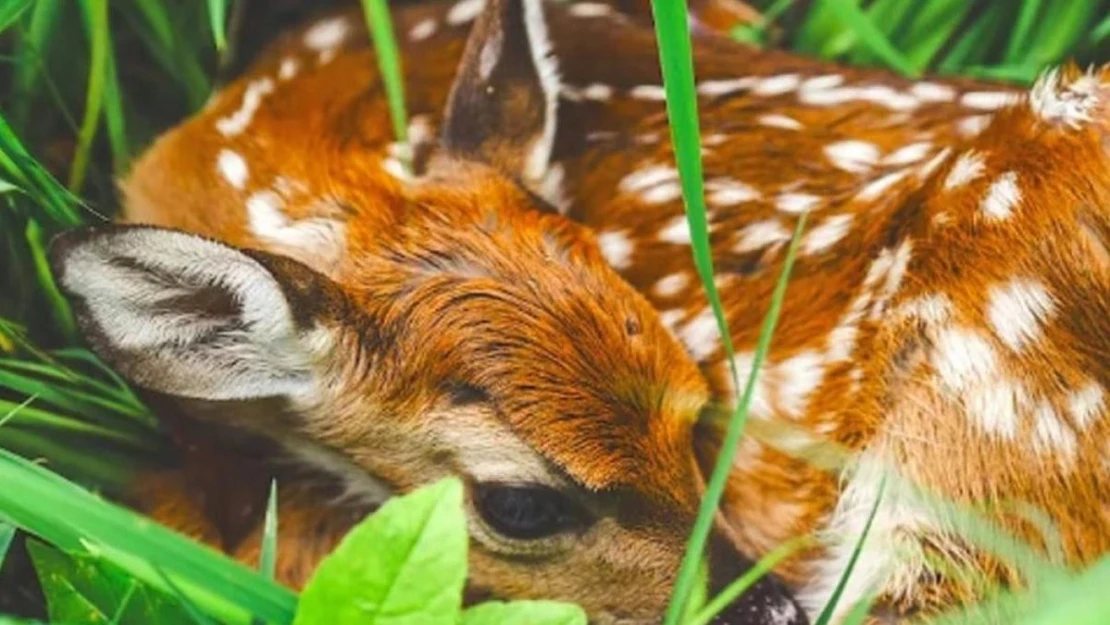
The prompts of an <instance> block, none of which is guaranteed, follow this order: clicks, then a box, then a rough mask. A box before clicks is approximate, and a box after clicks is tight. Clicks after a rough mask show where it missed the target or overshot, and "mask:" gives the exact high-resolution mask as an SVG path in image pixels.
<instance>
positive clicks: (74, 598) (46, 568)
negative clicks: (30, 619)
mask: <svg viewBox="0 0 1110 625" xmlns="http://www.w3.org/2000/svg"><path fill="white" fill-rule="evenodd" d="M27 552H28V553H30V554H31V560H32V562H34V564H35V572H36V573H37V574H38V577H39V583H40V584H41V585H42V592H43V595H45V596H46V608H47V612H48V614H49V615H50V620H51V621H55V622H66V623H74V624H75V625H85V624H92V625H97V624H100V623H104V624H105V625H106V624H107V623H109V622H110V619H111V617H110V616H109V614H110V613H111V612H112V611H113V610H112V609H111V608H107V609H105V607H104V606H100V605H97V604H96V602H94V601H93V600H92V599H91V598H89V597H87V596H85V594H84V593H82V592H81V591H80V590H78V589H77V586H76V583H75V581H74V578H75V577H77V575H78V573H77V572H76V571H75V570H74V567H73V566H71V563H70V561H69V560H68V558H66V557H65V555H64V554H62V553H61V552H59V551H58V550H56V549H53V548H51V547H47V546H46V545H44V544H42V543H39V542H36V541H27Z"/></svg>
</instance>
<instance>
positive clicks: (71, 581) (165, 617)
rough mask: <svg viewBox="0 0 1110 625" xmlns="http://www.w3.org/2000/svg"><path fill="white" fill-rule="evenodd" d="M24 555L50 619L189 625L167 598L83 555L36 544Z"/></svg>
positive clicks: (79, 624)
mask: <svg viewBox="0 0 1110 625" xmlns="http://www.w3.org/2000/svg"><path fill="white" fill-rule="evenodd" d="M27 550H28V552H30V554H31V559H32V560H33V561H34V565H35V571H36V572H37V573H38V576H39V582H40V583H41V584H42V588H43V591H44V593H45V594H46V599H47V608H48V610H49V614H50V620H51V621H55V622H61V623H68V624H70V625H97V624H101V623H104V624H108V623H117V624H119V625H148V624H150V623H159V624H160V625H175V624H178V623H181V624H187V623H192V622H193V621H192V619H191V618H190V616H189V613H188V612H187V611H186V610H185V609H184V608H182V607H181V606H180V605H179V604H178V602H177V600H176V599H174V598H173V597H172V596H170V595H167V594H165V593H163V592H160V591H158V590H156V589H154V588H152V587H150V586H148V585H146V584H143V583H141V582H140V581H138V580H137V579H135V578H134V577H133V576H131V575H130V574H128V573H127V572H126V571H125V570H124V569H122V568H120V567H118V566H115V565H113V564H112V563H111V562H108V561H106V560H101V559H98V558H94V557H92V556H90V555H88V554H87V553H80V552H78V553H65V552H62V551H60V550H58V549H55V548H53V547H50V546H47V545H45V544H43V543H40V542H37V541H29V542H28V543H27Z"/></svg>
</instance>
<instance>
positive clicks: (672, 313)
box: [659, 308, 686, 336]
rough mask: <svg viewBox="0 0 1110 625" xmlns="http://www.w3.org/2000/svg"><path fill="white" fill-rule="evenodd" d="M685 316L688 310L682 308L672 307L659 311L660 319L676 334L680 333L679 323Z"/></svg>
mask: <svg viewBox="0 0 1110 625" xmlns="http://www.w3.org/2000/svg"><path fill="white" fill-rule="evenodd" d="M685 317H686V311H685V310H683V309H681V308H672V309H671V310H664V311H663V312H661V313H659V321H661V322H662V323H663V325H664V326H666V327H667V329H668V330H670V331H671V333H673V334H675V335H676V336H677V335H678V324H679V323H680V322H681V321H682V319H683V318H685Z"/></svg>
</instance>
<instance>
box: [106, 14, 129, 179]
mask: <svg viewBox="0 0 1110 625" xmlns="http://www.w3.org/2000/svg"><path fill="white" fill-rule="evenodd" d="M104 36H105V38H106V39H107V44H106V45H107V47H108V52H107V58H106V59H105V61H104V62H105V70H104V123H105V126H107V130H108V145H109V146H111V149H112V170H113V171H114V172H116V173H123V172H124V171H127V165H128V164H129V163H130V162H131V146H130V145H129V144H128V140H127V123H126V121H125V115H124V111H123V92H122V91H121V90H120V84H119V72H118V70H117V69H116V56H115V52H114V51H113V46H112V35H111V32H107V33H105V34H104Z"/></svg>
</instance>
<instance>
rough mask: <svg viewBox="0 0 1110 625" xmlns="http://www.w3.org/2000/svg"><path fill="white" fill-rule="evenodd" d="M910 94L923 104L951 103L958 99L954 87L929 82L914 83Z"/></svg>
mask: <svg viewBox="0 0 1110 625" xmlns="http://www.w3.org/2000/svg"><path fill="white" fill-rule="evenodd" d="M910 94H912V95H913V96H914V97H915V98H917V99H918V100H921V101H922V102H951V101H952V100H955V99H956V90H955V89H953V88H952V87H950V86H948V85H942V84H940V83H936V82H928V81H922V82H918V83H914V85H913V86H912V87H910Z"/></svg>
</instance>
